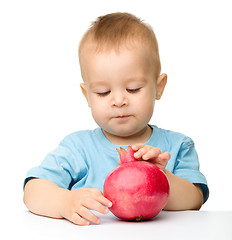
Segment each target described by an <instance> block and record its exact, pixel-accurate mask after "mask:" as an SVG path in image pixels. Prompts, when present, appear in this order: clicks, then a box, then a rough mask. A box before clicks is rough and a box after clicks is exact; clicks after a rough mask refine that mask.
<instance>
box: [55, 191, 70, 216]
mask: <svg viewBox="0 0 232 240" xmlns="http://www.w3.org/2000/svg"><path fill="white" fill-rule="evenodd" d="M69 193H70V190H68V189H64V188H59V195H58V201H59V203H58V208H59V210H58V211H59V214H60V216H61V217H62V218H66V215H67V214H66V213H65V211H66V210H65V209H66V204H67V200H68V195H69Z"/></svg>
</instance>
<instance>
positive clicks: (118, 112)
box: [81, 46, 167, 140]
mask: <svg viewBox="0 0 232 240" xmlns="http://www.w3.org/2000/svg"><path fill="white" fill-rule="evenodd" d="M82 75H83V78H84V83H83V84H81V88H82V91H83V93H84V95H85V97H86V99H87V101H88V105H89V106H90V108H91V111H92V115H93V118H94V120H95V121H96V123H97V124H98V125H99V126H100V127H101V128H102V129H103V132H104V133H105V135H107V137H108V138H110V136H117V137H133V136H136V134H138V133H140V132H142V131H143V130H145V129H146V128H147V127H148V126H147V124H148V122H149V120H150V119H151V117H152V114H153V109H154V104H155V99H159V98H160V97H161V95H162V92H163V89H164V87H165V84H166V79H167V77H166V75H165V76H163V75H161V76H160V78H159V79H158V80H157V81H156V79H155V71H154V67H153V66H152V62H151V56H150V52H149V49H148V48H146V47H140V46H137V47H134V48H133V49H132V48H131V49H128V48H126V47H124V48H120V51H119V52H117V53H116V52H115V51H114V50H111V51H102V52H99V53H96V52H93V51H86V52H85V54H84V56H82ZM162 76H163V77H162ZM161 78H162V79H161ZM160 79H161V80H160ZM109 140H110V139H109Z"/></svg>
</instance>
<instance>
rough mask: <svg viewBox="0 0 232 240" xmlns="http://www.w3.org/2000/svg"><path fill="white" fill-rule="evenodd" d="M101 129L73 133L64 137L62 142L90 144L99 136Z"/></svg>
mask: <svg viewBox="0 0 232 240" xmlns="http://www.w3.org/2000/svg"><path fill="white" fill-rule="evenodd" d="M99 130H100V128H96V129H93V130H79V131H75V132H73V133H70V134H68V135H67V136H65V137H64V139H63V140H62V142H78V143H79V142H82V143H83V142H89V141H91V140H92V141H93V140H94V139H95V138H96V137H97V136H98V135H99V134H100V132H99Z"/></svg>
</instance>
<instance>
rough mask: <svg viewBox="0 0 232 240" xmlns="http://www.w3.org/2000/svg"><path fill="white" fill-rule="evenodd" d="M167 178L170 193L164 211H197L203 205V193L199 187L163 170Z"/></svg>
mask: <svg viewBox="0 0 232 240" xmlns="http://www.w3.org/2000/svg"><path fill="white" fill-rule="evenodd" d="M164 172H165V174H166V175H167V177H168V181H169V186H170V193H169V199H168V203H167V205H166V206H165V208H164V210H168V211H178V210H199V209H200V208H201V206H202V204H203V193H202V190H201V187H200V185H198V184H196V185H195V184H192V183H191V182H189V181H187V180H185V179H183V178H180V177H177V176H176V175H174V174H173V173H171V172H170V171H168V170H167V169H164Z"/></svg>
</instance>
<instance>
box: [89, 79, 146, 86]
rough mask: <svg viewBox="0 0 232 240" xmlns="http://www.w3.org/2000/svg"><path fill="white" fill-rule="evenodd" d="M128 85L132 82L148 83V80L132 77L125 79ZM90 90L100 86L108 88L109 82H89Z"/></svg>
mask: <svg viewBox="0 0 232 240" xmlns="http://www.w3.org/2000/svg"><path fill="white" fill-rule="evenodd" d="M125 82H126V83H130V82H143V83H146V82H147V79H146V78H145V77H130V78H127V79H125ZM88 85H89V87H90V88H95V87H98V86H106V85H107V82H106V81H95V82H89V83H88Z"/></svg>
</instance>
